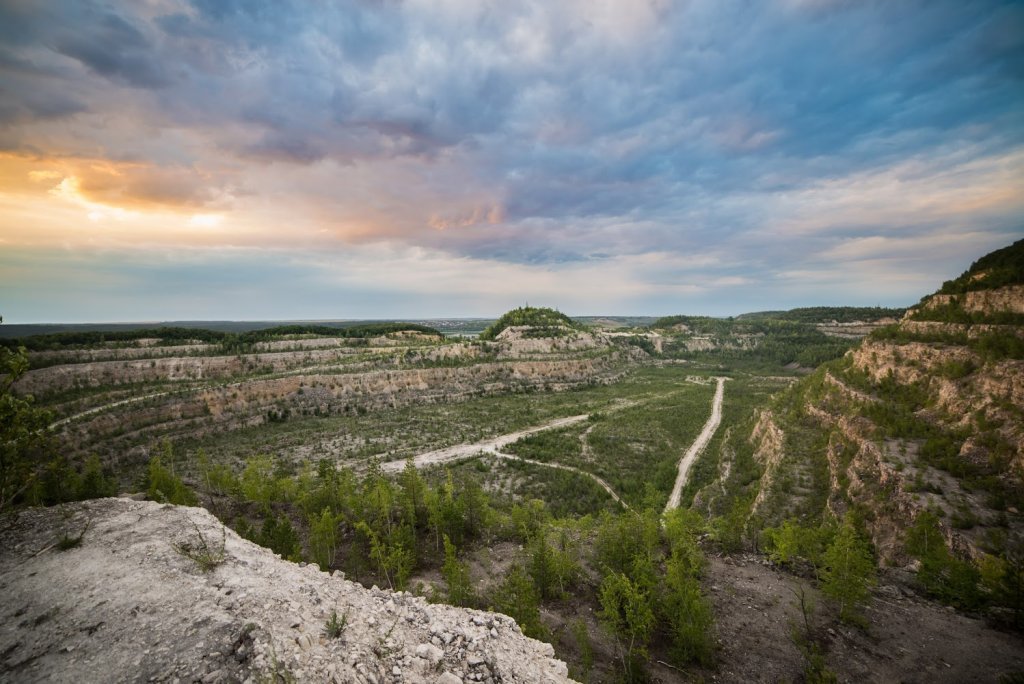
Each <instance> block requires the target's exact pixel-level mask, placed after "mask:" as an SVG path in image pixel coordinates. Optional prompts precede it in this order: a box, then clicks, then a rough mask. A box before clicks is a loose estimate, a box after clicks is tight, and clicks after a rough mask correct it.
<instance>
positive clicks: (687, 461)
mask: <svg viewBox="0 0 1024 684" xmlns="http://www.w3.org/2000/svg"><path fill="white" fill-rule="evenodd" d="M716 379H717V380H718V387H717V388H715V398H714V400H713V401H712V403H711V417H710V418H708V422H706V423H704V429H703V430H701V432H700V434H699V435H698V436H697V439H695V440H693V444H691V445H690V448H689V449H687V450H686V453H685V454H683V457H682V458H681V459H679V474H678V475H676V484H675V486H673V487H672V494H671V496H669V497H668V503H667V504H665V512H666V513H668V512H669V511H671V510H672V509H674V508H679V498H680V497H681V496H682V493H683V487H685V486H686V476H687V475H689V473H690V467H691V466H693V462H694V461H695V460H697V456H699V455H700V453H701V452H702V451H704V447H706V446H707V445H708V442H710V441H711V438H712V437H714V435H715V431H716V430H718V425H719V423H721V422H722V399H723V397H724V396H725V378H716Z"/></svg>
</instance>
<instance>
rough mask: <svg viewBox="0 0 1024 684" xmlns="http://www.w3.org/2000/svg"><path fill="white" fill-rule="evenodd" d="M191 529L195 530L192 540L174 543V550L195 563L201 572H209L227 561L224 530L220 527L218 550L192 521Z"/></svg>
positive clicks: (225, 532) (225, 533)
mask: <svg viewBox="0 0 1024 684" xmlns="http://www.w3.org/2000/svg"><path fill="white" fill-rule="evenodd" d="M192 528H193V529H194V530H195V536H194V537H193V538H192V539H186V540H183V541H180V542H176V543H175V544H174V550H175V551H177V552H178V553H179V554H181V555H182V556H184V557H185V558H188V559H190V560H193V561H195V563H196V565H198V566H199V569H200V570H202V571H203V572H210V571H211V570H213V569H214V568H216V567H217V566H219V565H221V564H222V563H223V562H224V561H225V560H226V559H227V552H226V551H225V548H224V547H225V545H226V543H227V531H226V528H225V527H224V526H223V525H222V526H221V529H220V533H221V537H220V547H219V548H218V547H217V546H215V545H213V544H211V543H210V542H208V541H207V539H206V536H205V535H204V534H203V532H202V530H200V529H199V525H197V524H196V523H195V522H194V521H193V522H192Z"/></svg>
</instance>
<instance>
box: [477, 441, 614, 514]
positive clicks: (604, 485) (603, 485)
mask: <svg viewBox="0 0 1024 684" xmlns="http://www.w3.org/2000/svg"><path fill="white" fill-rule="evenodd" d="M490 453H492V454H494V455H495V456H497V457H498V458H505V459H508V460H515V461H522V462H523V463H529V464H531V465H538V466H544V467H545V468H556V469H558V470H568V471H569V472H570V473H578V474H580V475H585V476H586V477H589V478H590V479H591V480H593V481H594V482H596V483H597V484H599V485H600V486H601V488H602V489H604V491H606V492H608V495H609V496H611V497H612V499H614V500H615V503H617V504H619V505H620V506H622V507H623V508H625V509H626V510H632V509H631V508H630V507H629V504H628V503H626V502H625V501H623V500H622V497H620V496H619V495H618V494H616V493H615V490H614V489H612V487H611V485H610V484H608V483H607V482H605V481H604V480H602V479H601V478H599V477H598V476H597V475H595V474H594V473H588V472H587V471H586V470H580V469H579V468H574V467H572V466H567V465H563V464H561V463H554V462H547V463H546V462H544V461H535V460H533V459H532V458H523V457H522V456H516V455H515V454H506V453H504V452H501V451H491V452H490Z"/></svg>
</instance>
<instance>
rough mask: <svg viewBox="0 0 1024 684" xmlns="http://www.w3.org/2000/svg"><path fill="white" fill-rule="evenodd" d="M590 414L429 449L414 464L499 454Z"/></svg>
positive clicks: (390, 469)
mask: <svg viewBox="0 0 1024 684" xmlns="http://www.w3.org/2000/svg"><path fill="white" fill-rule="evenodd" d="M589 417H590V415H589V414H583V415H580V416H569V417H568V418H558V419H556V420H552V421H550V422H548V423H544V424H543V425H537V426H535V427H532V428H526V429H524V430H518V431H516V432H510V433H508V434H506V435H499V436H497V437H491V438H490V439H484V440H481V441H479V442H474V443H473V444H456V445H455V446H451V447H447V448H446V449H438V450H437V451H428V452H426V453H425V454H419V455H418V456H414V457H413V459H412V461H413V465H415V466H416V467H417V468H425V467H427V466H432V465H438V464H440V463H451V462H452V461H458V460H461V459H463V458H469V457H470V456H475V455H476V454H479V453H480V452H481V451H485V452H488V453H492V454H497V455H499V456H501V455H502V454H498V452H499V451H500V450H501V449H502V448H503V447H506V446H508V445H509V444H512V443H513V442H516V441H518V440H520V439H522V438H523V437H526V436H527V435H532V434H534V433H535V432H543V431H544V430H555V429H557V428H563V427H568V426H569V425H575V424H576V423H581V422H583V421H584V420H586V419H587V418H589ZM407 460H408V459H402V460H400V461H388V462H387V463H382V464H381V466H380V467H381V470H383V471H384V472H385V473H397V472H401V470H402V469H403V468H405V464H406V461H407Z"/></svg>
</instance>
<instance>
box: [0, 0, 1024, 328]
mask: <svg viewBox="0 0 1024 684" xmlns="http://www.w3.org/2000/svg"><path fill="white" fill-rule="evenodd" d="M1022 236H1024V3H1020V2H996V1H982V0H979V1H971V0H921V1H917V0H900V1H899V2H892V1H885V0H879V1H877V2H874V1H871V0H763V1H757V2H753V1H750V0H745V1H736V0H678V1H676V2H671V1H669V0H559V1H558V2H550V1H549V0H535V1H534V0H502V1H501V2H485V1H469V0H405V1H402V0H351V1H348V2H345V1H339V2H329V3H328V2H316V1H309V2H297V1H295V0H264V1H258V0H254V1H251V2H246V1H243V0H191V1H186V0H123V1H120V0H112V1H109V2H94V1H93V0H0V315H2V316H3V318H4V321H5V322H8V323H32V322H89V321H158V320H309V319H345V318H360V319H362V318H430V317H458V316H465V317H472V316H497V315H499V314H501V313H502V312H503V311H505V310H507V309H509V308H512V307H515V306H518V305H522V304H524V303H526V302H529V303H530V304H531V305H543V306H552V307H556V308H558V309H560V310H561V311H564V312H566V313H569V314H574V315H601V314H637V315H641V314H645V315H668V314H678V313H686V314H705V315H715V316H724V315H733V314H738V313H742V312H746V311H757V310H764V309H786V308H791V307H797V306H815V305H840V304H843V305H862V306H873V305H882V306H904V305H909V304H913V303H915V302H916V301H917V300H918V299H919V298H920V297H921V296H923V295H925V294H928V293H930V292H932V291H933V290H935V289H936V288H937V287H938V286H939V285H941V283H942V281H943V280H946V279H949V278H953V277H955V276H956V275H958V274H959V273H960V272H962V271H963V270H964V269H966V268H967V267H968V266H969V264H970V263H971V262H972V261H973V260H974V259H976V258H977V257H979V256H981V255H983V254H985V253H987V252H989V251H991V250H993V249H996V248H999V247H1002V246H1004V245H1007V244H1009V243H1011V242H1013V241H1015V240H1017V239H1020V238H1021V237H1022Z"/></svg>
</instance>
